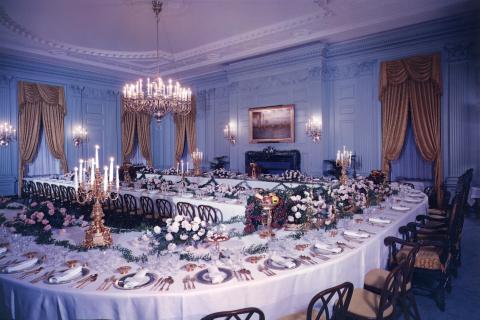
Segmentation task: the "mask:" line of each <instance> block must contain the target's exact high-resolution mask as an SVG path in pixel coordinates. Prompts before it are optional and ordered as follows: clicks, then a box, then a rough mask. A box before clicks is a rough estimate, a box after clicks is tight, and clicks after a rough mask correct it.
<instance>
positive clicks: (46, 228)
mask: <svg viewBox="0 0 480 320" xmlns="http://www.w3.org/2000/svg"><path fill="white" fill-rule="evenodd" d="M50 229H52V226H51V225H49V224H47V225H46V226H45V227H43V230H45V231H49V230H50Z"/></svg>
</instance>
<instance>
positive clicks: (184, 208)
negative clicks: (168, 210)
mask: <svg viewBox="0 0 480 320" xmlns="http://www.w3.org/2000/svg"><path fill="white" fill-rule="evenodd" d="M177 214H180V215H182V216H186V217H188V218H190V220H193V218H195V207H194V206H193V204H191V203H188V202H177Z"/></svg>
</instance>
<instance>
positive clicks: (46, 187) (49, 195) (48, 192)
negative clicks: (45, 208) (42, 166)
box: [43, 182, 53, 199]
mask: <svg viewBox="0 0 480 320" xmlns="http://www.w3.org/2000/svg"><path fill="white" fill-rule="evenodd" d="M43 194H44V195H45V198H47V199H52V198H53V197H52V187H51V186H50V184H49V183H46V182H44V183H43Z"/></svg>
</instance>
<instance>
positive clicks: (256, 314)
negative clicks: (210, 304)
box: [201, 307, 265, 320]
mask: <svg viewBox="0 0 480 320" xmlns="http://www.w3.org/2000/svg"><path fill="white" fill-rule="evenodd" d="M217 319H218V320H265V314H264V313H263V311H262V310H260V309H258V308H253V307H250V308H244V309H238V310H231V311H221V312H215V313H212V314H209V315H208V316H205V317H203V318H202V319H201V320H217Z"/></svg>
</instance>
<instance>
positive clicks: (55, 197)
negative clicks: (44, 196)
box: [51, 184, 62, 206]
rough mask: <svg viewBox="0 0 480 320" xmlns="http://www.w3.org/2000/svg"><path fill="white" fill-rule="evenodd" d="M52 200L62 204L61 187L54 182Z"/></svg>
mask: <svg viewBox="0 0 480 320" xmlns="http://www.w3.org/2000/svg"><path fill="white" fill-rule="evenodd" d="M51 186H52V201H53V202H54V203H55V204H56V205H57V206H59V205H61V203H62V199H61V197H60V188H59V187H58V185H56V184H52V185H51Z"/></svg>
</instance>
